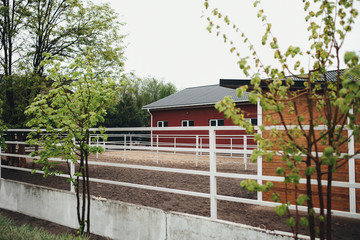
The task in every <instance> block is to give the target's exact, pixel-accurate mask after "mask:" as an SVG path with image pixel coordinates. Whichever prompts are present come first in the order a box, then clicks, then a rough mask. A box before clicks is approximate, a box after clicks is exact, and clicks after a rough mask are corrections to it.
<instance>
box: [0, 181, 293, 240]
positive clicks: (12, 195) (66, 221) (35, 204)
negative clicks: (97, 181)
mask: <svg viewBox="0 0 360 240" xmlns="http://www.w3.org/2000/svg"><path fill="white" fill-rule="evenodd" d="M75 204H76V198H75V194H73V193H70V192H67V191H61V190H56V189H50V188H44V187H39V186H35V185H32V184H25V183H20V182H16V181H11V180H6V179H0V208H4V209H8V210H11V211H15V212H20V213H23V214H26V215H29V216H32V217H36V218H40V219H44V220H48V221H51V222H54V223H58V224H61V225H64V226H67V227H71V228H75V229H76V228H78V224H77V220H76V219H77V218H76V213H75V208H76V207H75ZM91 231H92V232H93V233H95V234H98V235H102V236H106V237H109V238H113V239H129V240H136V239H139V240H147V239H148V240H163V239H164V240H178V239H187V240H192V239H193V240H202V239H204V240H205V239H206V240H209V239H227V240H231V239H254V240H260V239H284V240H285V239H292V238H291V234H289V233H284V232H269V231H264V230H262V229H258V228H255V227H250V226H246V225H242V224H235V223H231V222H227V221H221V220H211V219H209V218H206V217H199V216H193V215H188V214H182V213H174V212H164V211H162V210H159V209H155V208H149V207H143V206H139V205H134V204H128V203H124V202H120V201H112V200H105V199H97V198H94V197H93V198H92V201H91Z"/></svg>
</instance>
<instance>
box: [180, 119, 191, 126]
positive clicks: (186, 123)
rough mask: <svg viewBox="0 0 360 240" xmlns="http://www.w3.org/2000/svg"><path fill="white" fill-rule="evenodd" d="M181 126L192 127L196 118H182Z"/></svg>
mask: <svg viewBox="0 0 360 240" xmlns="http://www.w3.org/2000/svg"><path fill="white" fill-rule="evenodd" d="M181 126H182V127H192V126H194V120H182V121H181Z"/></svg>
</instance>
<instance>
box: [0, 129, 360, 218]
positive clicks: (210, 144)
mask: <svg viewBox="0 0 360 240" xmlns="http://www.w3.org/2000/svg"><path fill="white" fill-rule="evenodd" d="M170 130H171V131H178V132H185V133H186V134H184V135H181V134H177V135H176V136H172V140H174V139H177V140H178V139H186V138H187V139H191V138H192V139H194V143H182V144H181V145H179V142H178V143H177V144H176V143H175V142H174V141H172V142H170V143H168V142H165V143H166V144H164V145H161V144H159V143H161V141H160V139H161V137H164V139H165V138H166V139H171V137H170V136H169V135H166V134H160V132H163V131H170ZM192 130H196V131H198V130H201V131H206V132H208V134H195V135H192V134H189V131H192ZM225 130H227V131H232V133H234V131H239V130H243V129H241V128H239V127H193V128H111V129H107V131H111V132H122V133H121V134H114V133H111V134H108V135H109V139H108V141H106V142H105V141H103V139H102V138H101V137H100V136H101V135H99V134H94V135H92V136H91V144H92V145H98V146H103V147H104V149H105V150H115V151H116V150H120V151H123V154H124V156H123V160H124V161H126V151H127V150H128V151H133V150H141V151H149V152H152V153H156V154H157V163H159V152H171V153H174V152H176V154H188V155H190V154H192V155H195V156H196V163H195V164H196V166H198V155H199V154H205V155H206V156H209V171H202V170H192V169H178V168H167V167H159V166H146V165H134V164H125V163H109V162H98V161H91V162H89V164H91V165H97V166H111V167H116V168H129V169H140V170H147V171H159V172H170V173H179V174H192V175H200V176H208V177H209V178H210V191H209V193H203V192H194V191H187V190H179V189H171V188H165V187H156V186H150V185H142V184H135V183H130V182H120V181H113V180H104V179H98V178H91V179H90V181H92V182H98V183H105V184H113V185H120V186H125V187H134V188H140V189H146V190H153V191H161V192H168V193H174V194H184V195H189V196H195V197H203V198H208V199H210V209H211V211H210V216H211V218H214V219H216V218H217V201H218V200H225V201H231V202H240V203H246V204H257V205H263V206H276V205H278V203H274V202H269V201H263V200H262V199H249V198H241V197H232V196H225V195H219V194H218V193H217V178H219V177H224V178H235V179H253V180H258V181H274V182H282V181H283V180H284V178H283V177H276V176H264V175H262V172H260V173H259V171H258V172H257V174H238V173H224V172H219V171H217V164H216V163H217V160H216V159H217V157H219V156H221V155H224V154H226V155H227V156H230V157H234V156H237V155H240V156H243V157H244V159H246V158H247V157H246V156H247V155H250V154H251V153H252V149H254V148H255V146H254V145H251V144H248V143H249V142H250V141H249V139H251V138H253V136H247V135H244V134H239V135H221V136H219V135H218V136H217V135H216V132H217V131H222V132H223V131H225ZM16 131H20V132H21V131H23V132H24V131H30V130H21V129H16V130H11V129H10V130H8V132H16ZM94 131H95V129H94ZM146 131H147V132H150V134H149V133H144V132H146ZM155 131H156V134H154V132H155ZM123 132H131V134H130V133H128V134H123ZM136 132H141V133H140V134H138V135H137V134H136ZM151 133H153V134H151ZM200 139H203V140H204V139H206V140H204V141H203V143H204V142H205V143H207V144H206V145H205V144H203V145H200ZM230 139H233V140H230ZM234 139H236V140H239V139H240V140H241V139H242V144H237V145H236V146H235V145H234V144H233V141H235V140H234ZM225 140H229V144H226V143H221V141H225ZM6 143H7V144H25V142H21V141H6ZM163 143H164V142H163ZM174 143H175V144H174ZM1 156H4V157H6V156H8V157H19V158H21V157H22V158H32V159H38V158H39V157H30V156H29V155H27V154H26V155H22V154H15V153H3V152H1V149H0V157H1ZM50 160H53V161H58V162H65V161H66V160H64V159H60V158H54V159H50ZM245 162H247V161H245ZM71 164H72V165H71V169H72V171H74V169H75V165H74V164H73V163H71ZM245 166H246V163H245ZM0 168H4V169H16V170H20V171H27V172H30V171H31V169H27V168H18V167H13V166H6V165H1V163H0ZM36 172H37V173H43V172H42V171H36ZM59 176H60V177H65V178H68V177H69V175H68V174H61V175H59ZM0 178H1V171H0ZM300 182H301V183H305V182H306V180H305V179H301V180H300ZM312 184H315V185H316V184H317V182H316V181H315V180H314V181H313V182H312ZM326 184H327V183H326V181H323V185H324V186H326ZM332 185H333V186H334V187H342V188H349V189H351V188H354V189H360V183H351V182H343V181H333V182H332ZM71 191H74V188H73V187H72V186H71ZM299 209H300V210H303V211H307V209H306V207H303V206H300V207H299ZM315 210H316V211H318V209H315ZM333 213H334V215H338V216H346V217H352V218H358V219H360V214H358V213H356V212H345V211H335V210H334V211H333Z"/></svg>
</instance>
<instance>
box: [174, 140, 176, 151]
mask: <svg viewBox="0 0 360 240" xmlns="http://www.w3.org/2000/svg"><path fill="white" fill-rule="evenodd" d="M174 153H176V137H174Z"/></svg>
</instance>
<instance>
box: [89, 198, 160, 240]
mask: <svg viewBox="0 0 360 240" xmlns="http://www.w3.org/2000/svg"><path fill="white" fill-rule="evenodd" d="M90 219H91V232H93V233H95V234H100V235H104V236H107V237H110V238H113V239H134V240H143V239H144V240H147V239H148V240H152V239H154V240H155V239H156V240H163V239H164V240H165V239H166V225H165V223H166V214H165V212H164V211H162V210H159V209H155V208H149V207H143V206H139V205H135V204H128V203H123V202H120V201H113V200H107V199H96V198H93V199H92V202H91V217H90ZM124 236H126V237H124Z"/></svg>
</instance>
